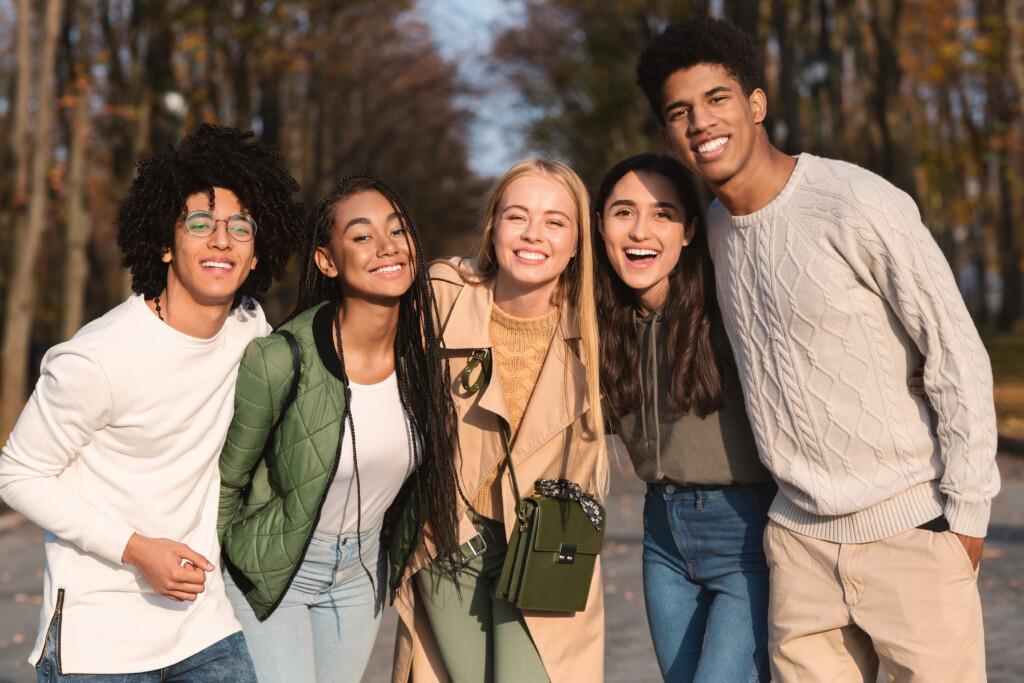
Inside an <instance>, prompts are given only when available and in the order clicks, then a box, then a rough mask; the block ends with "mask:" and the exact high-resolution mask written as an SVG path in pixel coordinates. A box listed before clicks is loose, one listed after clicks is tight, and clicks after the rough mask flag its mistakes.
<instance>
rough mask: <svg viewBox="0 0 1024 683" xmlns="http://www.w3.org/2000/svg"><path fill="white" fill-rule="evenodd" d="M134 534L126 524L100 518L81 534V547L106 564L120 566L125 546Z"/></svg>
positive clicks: (93, 521) (107, 518)
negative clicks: (111, 563) (110, 563)
mask: <svg viewBox="0 0 1024 683" xmlns="http://www.w3.org/2000/svg"><path fill="white" fill-rule="evenodd" d="M134 533H135V530H134V529H132V528H131V527H130V526H128V525H127V524H124V523H122V522H118V521H116V520H113V519H110V518H109V517H102V516H100V517H97V518H96V519H94V520H92V521H91V522H90V523H89V526H88V527H87V529H86V530H85V532H84V533H83V534H82V546H81V547H82V549H83V550H85V551H87V552H90V553H95V554H97V555H99V556H100V557H102V558H103V559H104V560H107V561H108V562H113V563H114V564H116V565H120V564H122V563H121V558H122V557H123V556H124V549H125V546H127V545H128V540H129V539H130V538H131V537H132V534H134Z"/></svg>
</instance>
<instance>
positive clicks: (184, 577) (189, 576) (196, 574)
mask: <svg viewBox="0 0 1024 683" xmlns="http://www.w3.org/2000/svg"><path fill="white" fill-rule="evenodd" d="M170 579H171V581H172V582H174V583H195V584H199V585H200V586H202V585H203V584H204V583H206V572H204V571H203V570H202V569H196V568H195V567H178V568H177V569H175V570H173V571H172V572H171V576H170Z"/></svg>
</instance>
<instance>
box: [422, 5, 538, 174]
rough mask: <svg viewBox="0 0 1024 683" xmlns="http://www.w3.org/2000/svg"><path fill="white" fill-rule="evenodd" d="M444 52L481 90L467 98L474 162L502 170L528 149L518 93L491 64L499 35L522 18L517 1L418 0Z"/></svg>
mask: <svg viewBox="0 0 1024 683" xmlns="http://www.w3.org/2000/svg"><path fill="white" fill-rule="evenodd" d="M417 10H418V12H419V13H420V14H421V16H422V17H423V18H424V20H425V21H426V22H427V23H428V24H429V25H430V28H431V30H432V31H433V33H434V37H435V40H436V41H437V44H438V46H439V48H440V50H441V53H442V54H443V55H444V56H445V57H446V58H448V59H450V60H452V61H454V62H455V63H456V64H458V66H459V71H460V73H461V74H462V76H463V78H464V79H465V80H466V82H467V83H468V84H469V85H470V86H472V87H474V88H476V89H478V91H479V93H478V94H477V95H474V96H470V97H467V98H466V100H465V102H464V103H463V104H464V105H465V106H466V108H467V109H469V110H470V111H471V112H473V114H474V121H473V124H472V126H471V127H470V159H469V161H470V166H471V167H472V168H473V170H474V171H476V172H477V173H479V174H480V175H483V176H495V175H500V174H501V173H502V172H503V171H504V170H505V169H506V168H508V167H509V166H511V165H512V164H513V163H514V162H515V161H516V160H517V159H519V158H520V157H521V156H522V155H523V153H524V151H525V150H524V143H523V134H522V128H523V126H522V120H521V117H522V107H521V106H520V104H519V101H518V99H517V97H516V94H515V93H514V92H513V91H512V90H511V89H510V88H509V87H508V85H507V84H506V83H505V82H504V81H503V78H502V77H501V76H500V75H499V74H496V73H495V71H494V69H493V68H491V67H490V64H489V62H488V59H487V57H488V55H489V53H490V50H491V45H492V43H493V40H494V37H495V36H496V35H498V33H500V32H501V30H502V29H503V28H505V27H507V26H511V25H514V24H515V23H516V22H517V21H520V20H521V18H522V12H523V10H522V5H521V3H520V2H518V1H517V0H419V1H418V3H417Z"/></svg>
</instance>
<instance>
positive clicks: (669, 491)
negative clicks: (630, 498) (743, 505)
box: [647, 481, 777, 500]
mask: <svg viewBox="0 0 1024 683" xmlns="http://www.w3.org/2000/svg"><path fill="white" fill-rule="evenodd" d="M647 490H648V491H649V492H650V493H652V494H654V495H657V496H663V497H665V498H681V499H683V500H695V499H697V498H705V499H707V498H725V497H727V496H742V495H750V494H757V493H761V494H766V493H774V492H775V491H776V490H777V487H776V485H775V482H758V483H756V484H680V483H677V482H674V481H665V482H659V483H657V484H652V483H648V484H647Z"/></svg>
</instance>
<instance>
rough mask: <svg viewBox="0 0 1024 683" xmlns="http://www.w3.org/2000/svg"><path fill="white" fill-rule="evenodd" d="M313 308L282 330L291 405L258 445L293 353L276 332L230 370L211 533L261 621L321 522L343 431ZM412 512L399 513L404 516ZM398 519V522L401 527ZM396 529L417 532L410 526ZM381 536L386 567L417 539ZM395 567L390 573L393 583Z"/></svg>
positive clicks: (278, 403) (339, 396)
mask: <svg viewBox="0 0 1024 683" xmlns="http://www.w3.org/2000/svg"><path fill="white" fill-rule="evenodd" d="M324 305H328V304H319V305H317V306H314V307H313V308H311V309H309V310H307V311H304V312H303V313H301V314H299V315H298V316H297V317H295V318H293V319H292V320H290V321H289V322H288V323H286V324H285V325H283V326H282V328H281V329H285V330H288V331H289V332H291V333H292V334H293V335H294V336H295V339H296V341H297V342H298V344H299V348H300V350H301V353H300V358H301V372H300V377H299V384H298V391H297V393H296V396H295V400H294V402H293V403H292V404H291V406H290V407H288V409H287V411H286V412H285V415H284V418H283V419H282V420H281V423H280V426H279V427H278V428H277V430H276V431H275V432H274V434H273V444H272V447H268V448H267V449H266V457H264V446H265V445H268V444H267V440H268V437H269V435H270V432H271V430H272V426H273V424H274V423H275V422H276V420H277V418H278V414H279V412H280V410H281V408H282V405H283V403H284V402H285V398H286V396H287V394H288V392H289V389H290V388H291V385H292V378H293V372H292V354H291V350H290V348H289V346H288V342H287V341H286V340H285V338H284V337H282V336H281V335H279V334H271V335H269V336H267V337H263V338H260V339H255V340H253V341H252V342H250V343H249V346H248V347H247V348H246V350H245V355H244V356H243V358H242V364H241V367H240V368H239V371H238V382H237V384H236V388H235V414H234V419H233V420H232V422H231V427H230V428H229V429H228V436H227V441H226V442H225V444H224V450H223V452H222V453H221V458H220V477H221V487H220V511H219V517H218V521H217V529H218V533H219V535H220V539H221V548H222V554H223V560H224V565H225V568H226V569H227V570H228V572H229V573H230V574H231V576H232V578H233V579H234V580H235V583H236V584H237V585H238V587H239V588H240V589H241V590H242V592H243V593H245V597H246V599H247V600H248V601H249V604H250V606H251V607H252V609H253V611H254V612H255V614H256V617H257V618H258V619H260V620H263V619H266V618H267V617H269V616H270V614H271V613H272V612H273V611H274V609H275V608H276V607H277V605H278V603H279V602H280V600H281V598H282V597H283V596H284V594H285V592H286V591H287V590H288V586H289V585H290V584H291V581H292V579H293V578H294V576H295V573H296V572H297V571H298V567H299V565H300V564H301V563H302V559H303V558H304V557H305V554H306V548H307V547H308V545H309V541H310V539H311V538H312V536H313V532H314V531H315V529H316V525H317V522H318V521H319V518H320V508H321V507H322V506H323V502H324V499H325V498H326V495H327V490H328V488H329V487H330V484H331V481H332V479H333V478H334V474H335V471H336V470H337V465H338V463H337V454H338V446H339V443H340V441H341V438H342V435H343V432H342V429H343V421H342V419H343V416H344V414H345V387H344V385H343V384H342V383H341V382H340V381H339V380H338V379H337V378H336V377H335V376H334V375H332V374H331V373H330V372H329V371H328V370H327V368H326V367H324V364H323V361H322V360H321V358H320V354H319V353H318V351H317V347H316V342H315V340H314V335H313V320H314V317H315V315H316V312H317V311H318V310H319V309H320V308H321V307H322V306H324ZM415 477H416V475H415V474H414V475H413V476H412V477H410V478H409V480H408V481H407V482H406V486H405V488H403V490H402V492H401V493H399V495H398V497H397V498H396V499H395V503H394V504H393V505H392V509H391V510H389V511H388V513H387V514H386V515H385V522H384V525H385V532H388V531H389V527H390V528H393V527H394V526H395V524H394V523H393V522H389V520H396V519H398V518H399V517H402V516H403V515H402V508H403V507H408V508H413V507H415V506H403V505H402V503H403V502H405V501H406V499H408V497H409V496H410V495H411V491H412V490H413V489H414V486H413V485H412V484H413V482H414V480H415ZM410 512H411V510H409V509H406V510H405V513H406V514H405V515H404V516H406V517H408V516H409V513H410ZM403 521H404V520H403ZM401 526H402V527H406V526H409V527H410V528H412V529H416V528H418V527H417V525H416V522H415V520H414V519H410V520H407V521H404V523H403V524H401ZM396 531H397V533H385V536H387V537H386V538H382V539H381V547H382V548H388V547H389V545H390V542H391V538H395V537H396V536H397V537H398V538H400V540H401V545H402V547H401V548H397V549H396V548H392V549H391V552H390V554H391V556H392V558H393V559H392V565H393V566H394V564H395V562H396V559H394V558H399V559H398V560H397V561H398V564H399V565H401V564H404V559H405V558H406V557H407V556H408V554H409V552H410V550H411V547H408V548H407V547H405V546H406V544H415V543H416V541H417V540H418V539H417V538H415V537H414V536H415V534H410V533H409V529H407V528H402V529H399V530H396ZM399 569H400V567H394V570H393V573H392V576H394V575H395V572H396V571H397V573H398V574H399V575H400V574H401V572H400V571H398V570H399Z"/></svg>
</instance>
